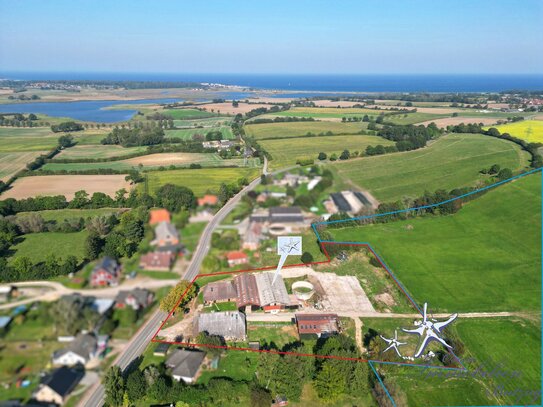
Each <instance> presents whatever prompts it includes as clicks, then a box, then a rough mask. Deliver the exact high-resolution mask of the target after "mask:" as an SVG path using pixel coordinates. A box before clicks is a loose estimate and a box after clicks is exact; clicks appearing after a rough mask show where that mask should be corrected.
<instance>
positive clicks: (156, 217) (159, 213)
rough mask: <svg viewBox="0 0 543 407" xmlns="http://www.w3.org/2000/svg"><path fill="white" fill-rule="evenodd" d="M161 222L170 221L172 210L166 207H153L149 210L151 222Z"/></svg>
mask: <svg viewBox="0 0 543 407" xmlns="http://www.w3.org/2000/svg"><path fill="white" fill-rule="evenodd" d="M160 222H168V223H169V222H170V212H168V211H167V210H166V209H151V210H150V211H149V224H150V225H156V224H158V223H160Z"/></svg>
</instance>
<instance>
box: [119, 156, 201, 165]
mask: <svg viewBox="0 0 543 407" xmlns="http://www.w3.org/2000/svg"><path fill="white" fill-rule="evenodd" d="M210 156H211V154H204V153H157V154H149V155H143V156H140V157H134V158H129V159H128V160H123V163H126V164H130V165H134V166H136V165H139V164H142V165H147V166H153V165H164V166H166V165H179V164H191V163H198V162H202V161H207V160H209V157H210Z"/></svg>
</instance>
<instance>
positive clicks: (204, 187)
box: [140, 168, 260, 196]
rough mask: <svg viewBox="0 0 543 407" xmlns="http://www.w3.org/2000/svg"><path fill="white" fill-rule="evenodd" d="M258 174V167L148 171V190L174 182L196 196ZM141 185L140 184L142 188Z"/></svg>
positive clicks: (252, 177) (253, 177)
mask: <svg viewBox="0 0 543 407" xmlns="http://www.w3.org/2000/svg"><path fill="white" fill-rule="evenodd" d="M259 175H260V169H258V168H203V169H194V170H171V171H152V172H149V173H148V183H149V190H150V191H151V192H154V191H156V190H157V189H158V188H160V187H161V186H162V185H165V184H174V185H182V186H185V187H188V188H190V189H192V190H193V191H194V193H195V194H196V195H197V196H202V195H204V194H205V193H206V192H208V191H211V192H214V193H217V192H218V190H219V187H220V185H221V184H222V183H226V184H229V183H231V182H236V181H237V180H238V179H239V178H243V177H245V178H247V179H248V180H249V181H251V180H253V179H255V178H256V177H258V176H259ZM142 187H143V186H140V188H142Z"/></svg>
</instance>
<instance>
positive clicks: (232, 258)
mask: <svg viewBox="0 0 543 407" xmlns="http://www.w3.org/2000/svg"><path fill="white" fill-rule="evenodd" d="M226 259H227V260H228V265H229V266H230V267H232V266H237V265H238V264H247V263H248V262H249V257H247V255H246V254H245V253H243V252H240V251H237V252H228V254H227V255H226Z"/></svg>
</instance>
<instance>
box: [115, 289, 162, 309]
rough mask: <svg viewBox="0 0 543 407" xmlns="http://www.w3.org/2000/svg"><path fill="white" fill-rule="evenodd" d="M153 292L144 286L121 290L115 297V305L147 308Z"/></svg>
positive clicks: (152, 297)
mask: <svg viewBox="0 0 543 407" xmlns="http://www.w3.org/2000/svg"><path fill="white" fill-rule="evenodd" d="M153 299H154V294H153V293H152V292H151V291H149V290H146V289H145V288H134V289H133V290H131V291H126V290H121V291H119V293H118V294H117V297H115V307H116V308H125V307H131V308H132V309H133V310H135V311H138V310H140V309H144V308H147V307H148V306H149V305H151V303H152V302H153Z"/></svg>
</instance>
